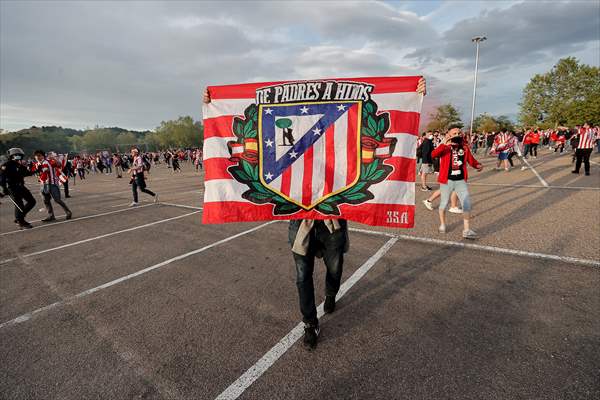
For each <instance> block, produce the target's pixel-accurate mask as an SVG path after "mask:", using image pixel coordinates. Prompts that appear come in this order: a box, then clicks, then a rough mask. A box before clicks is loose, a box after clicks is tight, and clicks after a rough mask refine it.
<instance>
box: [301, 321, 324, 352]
mask: <svg viewBox="0 0 600 400" xmlns="http://www.w3.org/2000/svg"><path fill="white" fill-rule="evenodd" d="M319 332H321V329H320V328H319V324H316V325H313V324H305V325H304V346H306V347H307V348H308V349H310V350H313V349H314V348H315V347H317V340H318V338H319Z"/></svg>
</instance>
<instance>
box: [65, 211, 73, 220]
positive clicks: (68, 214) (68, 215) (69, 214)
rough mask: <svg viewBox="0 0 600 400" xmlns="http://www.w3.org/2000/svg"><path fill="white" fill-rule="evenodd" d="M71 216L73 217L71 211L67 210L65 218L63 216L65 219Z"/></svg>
mask: <svg viewBox="0 0 600 400" xmlns="http://www.w3.org/2000/svg"><path fill="white" fill-rule="evenodd" d="M71 218H73V213H72V212H71V211H69V212H68V213H67V216H66V218H65V219H71Z"/></svg>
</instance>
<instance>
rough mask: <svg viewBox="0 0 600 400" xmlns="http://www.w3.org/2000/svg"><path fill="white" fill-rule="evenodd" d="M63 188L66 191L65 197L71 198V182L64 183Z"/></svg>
mask: <svg viewBox="0 0 600 400" xmlns="http://www.w3.org/2000/svg"><path fill="white" fill-rule="evenodd" d="M63 188H64V189H65V197H69V181H66V182H65V183H63Z"/></svg>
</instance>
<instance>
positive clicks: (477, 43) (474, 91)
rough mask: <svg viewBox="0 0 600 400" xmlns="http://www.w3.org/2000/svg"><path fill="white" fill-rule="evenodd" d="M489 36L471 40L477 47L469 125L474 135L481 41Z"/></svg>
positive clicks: (471, 133)
mask: <svg viewBox="0 0 600 400" xmlns="http://www.w3.org/2000/svg"><path fill="white" fill-rule="evenodd" d="M486 39H487V38H486V37H485V36H475V37H474V38H472V39H471V42H474V43H475V46H476V48H477V50H476V52H475V79H474V80H473V103H472V104H471V125H469V136H472V135H473V118H475V93H476V91H477V69H478V67H479V43H481V42H483V41H484V40H486Z"/></svg>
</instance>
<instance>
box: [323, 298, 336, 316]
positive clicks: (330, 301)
mask: <svg viewBox="0 0 600 400" xmlns="http://www.w3.org/2000/svg"><path fill="white" fill-rule="evenodd" d="M323 311H325V314H331V313H332V312H334V311H335V296H325V304H324V305H323Z"/></svg>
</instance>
